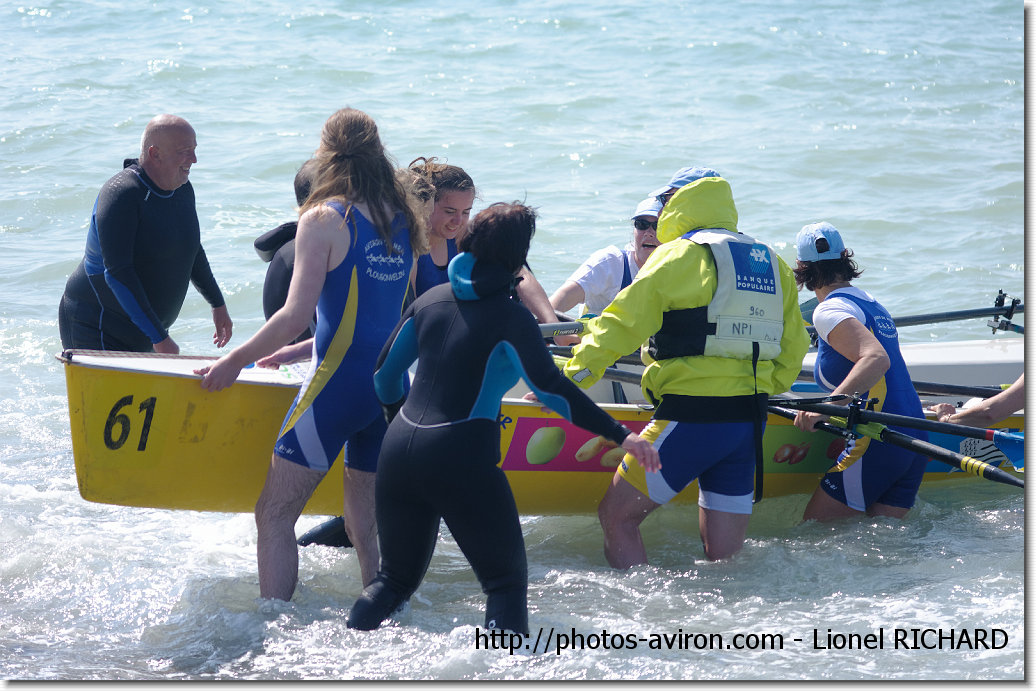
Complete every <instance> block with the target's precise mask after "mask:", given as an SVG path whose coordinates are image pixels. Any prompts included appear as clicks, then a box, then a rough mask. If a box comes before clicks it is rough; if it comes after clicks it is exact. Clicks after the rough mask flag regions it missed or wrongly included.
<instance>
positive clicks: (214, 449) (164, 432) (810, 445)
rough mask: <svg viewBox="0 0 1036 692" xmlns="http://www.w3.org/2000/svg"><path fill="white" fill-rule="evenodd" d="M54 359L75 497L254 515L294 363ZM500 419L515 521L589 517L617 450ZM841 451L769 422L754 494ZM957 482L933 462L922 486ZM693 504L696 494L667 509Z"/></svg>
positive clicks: (87, 354) (519, 413) (632, 419)
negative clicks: (224, 383)
mask: <svg viewBox="0 0 1036 692" xmlns="http://www.w3.org/2000/svg"><path fill="white" fill-rule="evenodd" d="M1003 341H1004V342H1009V341H1016V342H1019V343H1020V342H1021V341H1022V340H1021V339H1005V340H1003ZM969 343H970V342H969ZM988 348H990V349H997V348H1000V349H1001V350H1003V348H1002V347H993V346H989V347H988ZM1008 348H1009V349H1017V347H1015V346H1011V347H1008ZM993 352H994V351H989V353H993ZM1005 353H1006V351H1005ZM1011 353H1015V351H1014V350H1011ZM1016 355H1017V357H1018V360H1017V366H1018V370H1017V371H1016V372H1020V370H1021V365H1020V363H1021V358H1022V356H1021V351H1020V350H1017V354H1016ZM59 358H60V360H61V361H62V362H63V363H64V370H65V380H66V385H67V389H68V405H69V419H70V424H71V433H72V450H73V456H74V459H75V468H76V478H77V481H78V485H79V491H80V494H81V495H82V497H83V498H85V499H86V500H89V501H92V502H101V503H108V504H115V505H126V506H136V507H156V508H166V509H182V510H195V511H214V512H250V511H252V509H253V507H254V504H255V500H256V498H257V497H258V496H259V492H260V490H261V489H262V485H263V482H264V480H265V476H266V469H267V465H268V463H269V458H270V451H271V449H272V448H273V444H274V441H275V439H276V437H277V433H278V430H279V428H280V425H281V421H282V419H283V416H284V413H285V412H286V411H287V409H288V407H289V405H290V404H291V401H292V400H293V399H294V397H295V394H296V393H297V391H298V388H299V386H300V385H301V383H302V379H303V377H304V374H305V366H304V365H298V364H296V365H291V366H282V367H281V368H279V369H278V370H268V369H262V368H254V367H252V368H246V369H245V370H243V371H242V373H241V375H240V377H239V378H238V380H237V382H236V383H235V384H234V385H233V386H231V387H228V388H227V389H224V390H222V391H220V392H207V391H205V390H203V389H202V388H201V386H200V384H199V380H200V378H199V377H198V376H196V375H194V372H193V371H194V370H195V369H196V368H200V367H202V366H204V365H206V364H209V363H211V362H213V361H214V359H213V358H212V357H209V356H167V355H158V354H146V355H145V354H127V353H114V352H96V351H75V350H70V351H65V352H64V353H62V354H61V356H59ZM1008 359H1009V358H1008V357H1007V356H1004V358H1002V359H1001V360H1008ZM945 362H946V361H945V359H944V364H945ZM940 374H941V375H945V370H944V371H942V372H939V371H937V370H934V369H933V370H932V371H931V375H932V376H933V377H935V376H936V375H940ZM1016 376H1017V374H1015V375H1012V376H1011V379H1013V378H1014V377H1016ZM943 379H944V380H945V379H946V378H945V377H943ZM997 379H1002V380H1004V381H1009V380H1007V379H1005V378H997ZM958 381H959V378H958ZM994 381H996V380H994ZM627 391H630V393H631V395H632V394H634V393H635V392H634V390H633V389H627ZM599 395H600V396H608V395H610V391H609V390H606V389H602V390H599ZM601 406H602V407H603V408H605V409H606V410H607V411H608V412H609V413H610V414H611V415H612V416H613V417H615V418H616V419H618V420H620V421H622V422H624V423H625V424H626V425H627V426H628V427H629V428H630V429H632V430H634V431H640V430H641V429H642V428H643V427H644V426H645V425H646V424H647V422H648V421H649V420H650V417H651V410H650V409H649V408H648V407H646V406H644V405H638V404H636V403H633V404H615V403H601ZM499 421H500V427H501V466H502V468H503V470H504V472H505V473H506V474H507V477H508V480H509V481H510V483H511V487H512V489H513V490H514V495H515V500H516V502H517V504H518V508H519V511H520V512H521V513H523V514H578V513H586V512H592V511H594V510H595V508H596V505H597V502H598V501H599V500H600V498H601V497H602V495H603V493H604V491H605V489H606V487H607V485H608V482H609V479H610V478H611V476H612V473H613V472H614V469H615V467H616V465H617V464H618V463H619V457H618V456H617V455H621V453H619V452H614V451H611V450H609V449H607V448H606V446H600V445H598V444H597V442H596V441H595V436H594V435H593V434H592V433H589V432H587V431H585V430H582V429H581V428H578V427H576V426H574V425H572V424H571V423H569V422H568V421H566V420H564V419H562V418H561V417H559V416H558V415H557V414H555V413H552V412H549V411H547V410H545V409H543V408H542V407H541V406H540V405H539V404H536V403H532V402H528V401H524V400H522V399H520V398H516V397H514V396H509V397H507V398H505V399H504V401H503V404H502V406H501V412H500V417H499ZM1000 427H1002V428H1003V429H1006V430H1023V429H1024V416H1023V415H1022V414H1021V413H1019V414H1016V415H1015V416H1012V417H1011V418H1009V419H1008V420H1006V421H1004V422H1003V423H1001V424H1000ZM930 436H931V439H932V441H933V442H934V443H936V444H939V445H940V446H943V447H946V448H948V449H953V450H959V449H965V448H967V449H971V447H970V446H969V445H971V444H973V442H971V441H967V440H964V439H963V438H956V437H952V436H948V435H941V434H938V433H932V434H930ZM843 445H844V441H843V440H841V439H838V438H835V437H832V436H830V435H827V434H822V433H816V434H809V433H803V432H801V431H800V430H798V429H797V428H795V427H794V426H793V425H791V424H790V422H789V421H787V420H785V419H783V418H780V417H777V416H772V415H771V416H770V418H769V420H768V422H767V428H766V435H765V438H764V461H765V464H764V478H765V480H764V497H776V496H781V495H789V494H798V493H808V492H811V491H812V490H813V488H815V487H816V485H817V482H818V480H819V478H820V476H821V475H822V474H823V473H824V471H826V470H827V469H828V468H829V467H830V465H831V462H832V460H833V459H835V458H836V457H837V456H838V453H839V452H840V451H841V449H842V446H843ZM458 453H463V450H458ZM1000 458H1001V459H1002V457H1000ZM341 469H342V463H341V459H339V460H338V461H337V462H336V463H335V464H334V466H333V467H332V470H331V472H330V473H329V474H328V476H327V477H326V478H325V479H324V481H323V482H321V484H320V486H319V487H318V488H317V490H316V492H315V493H314V495H313V497H312V498H311V499H310V501H309V503H308V504H307V505H306V508H305V510H304V512H305V513H308V514H322V515H330V514H339V513H340V512H341V506H342V471H341ZM962 475H963V474H961V473H960V472H959V471H957V470H956V469H953V468H951V467H948V466H946V465H944V464H940V463H938V462H934V461H933V462H931V463H930V464H929V468H928V470H927V473H926V474H925V482H926V483H927V482H933V481H938V480H944V479H947V478H955V477H962ZM971 480H973V481H974V482H981V481H978V480H977V479H971ZM696 501H697V486H696V484H692V485H691V486H690V487H688V488H687V489H685V490H684V491H683V492H682V493H680V495H678V496H677V498H676V499H675V502H677V503H694V502H696Z"/></svg>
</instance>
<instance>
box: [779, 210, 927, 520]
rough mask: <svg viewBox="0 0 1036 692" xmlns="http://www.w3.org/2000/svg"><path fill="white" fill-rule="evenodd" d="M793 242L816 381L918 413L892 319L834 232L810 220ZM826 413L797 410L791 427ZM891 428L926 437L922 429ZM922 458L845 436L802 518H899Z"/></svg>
mask: <svg viewBox="0 0 1036 692" xmlns="http://www.w3.org/2000/svg"><path fill="white" fill-rule="evenodd" d="M795 245H796V255H797V257H798V265H797V266H796V268H795V270H794V272H795V280H796V282H797V283H798V285H799V286H800V287H801V286H805V287H806V288H807V289H808V290H810V291H814V292H815V293H816V296H817V300H818V301H819V304H818V305H817V307H816V309H815V310H814V311H813V325H814V326H815V327H816V329H817V334H818V335H819V337H820V342H819V350H818V352H817V359H816V366H815V369H814V379H815V380H816V382H817V384H819V385H820V386H821V387H823V388H824V389H825V390H827V391H829V392H831V393H832V394H845V395H847V396H852V395H854V394H859V395H861V396H864V397H867V398H876V399H877V400H878V402H877V404H876V405H875V410H876V411H884V412H886V413H895V414H899V415H905V416H914V417H917V418H924V412H923V411H922V408H921V401H920V399H919V398H918V396H917V392H916V391H915V390H914V385H913V383H912V382H911V381H910V373H908V372H907V368H906V364H905V363H904V362H903V356H902V355H901V354H900V350H899V336H898V333H897V331H896V325H895V323H894V322H893V320H892V317H891V316H889V313H888V311H887V310H885V308H884V307H882V306H881V304H880V303H878V302H877V301H876V300H875V299H874V297H873V296H871V295H870V294H869V293H867V292H866V291H864V290H863V289H860V288H856V287H854V286H853V285H852V284H851V281H852V280H853V279H855V278H857V277H858V276H860V274H861V272H860V269H859V267H857V265H856V263H855V262H854V261H853V259H852V257H853V252H852V250H848V249H846V247H845V243H844V242H843V241H842V236H841V234H840V233H839V232H838V230H837V229H836V228H835V227H834V226H832V225H831V224H829V223H826V222H820V223H813V224H809V225H808V226H804V227H803V228H802V230H801V231H799V233H798V235H797V236H796V238H795ZM826 418H827V416H823V415H820V414H817V413H808V412H806V411H801V412H799V413H798V414H797V415H796V417H795V425H796V426H798V427H799V428H801V429H802V430H806V431H813V430H814V429H815V425H816V423H818V422H820V421H822V420H824V419H826ZM890 427H894V426H890ZM895 429H897V430H899V431H900V432H903V433H906V434H908V435H911V436H913V437H917V438H920V439H925V440H926V439H927V435H926V434H925V433H924V432H920V431H917V430H910V429H906V428H895ZM926 463H927V460H926V459H925V457H924V455H921V454H917V453H916V452H911V451H909V450H905V449H901V448H899V447H894V446H892V445H889V444H886V443H883V442H879V441H877V440H872V439H869V438H860V439H858V440H854V441H851V442H849V443H848V444H847V445H846V447H845V450H844V451H843V452H842V453H841V455H839V457H838V459H837V461H836V463H835V465H834V466H833V467H832V468H831V469H830V470H829V471H828V472H827V474H826V475H825V476H824V478H823V479H821V481H820V486H819V487H818V488H817V489H816V491H815V492H814V493H813V497H811V498H810V500H809V504H807V505H806V509H805V512H804V513H803V519H817V520H820V521H826V520H831V519H838V518H841V517H849V516H858V515H860V514H868V515H871V516H875V515H877V516H890V517H896V518H902V517H903V516H905V515H906V513H907V512H908V511H909V510H910V508H911V507H912V506H913V505H914V500H915V498H916V496H917V488H918V486H920V484H921V478H922V476H923V475H924V469H925V465H926Z"/></svg>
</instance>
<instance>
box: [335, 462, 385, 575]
mask: <svg viewBox="0 0 1036 692" xmlns="http://www.w3.org/2000/svg"><path fill="white" fill-rule="evenodd" d="M344 471H345V474H344V476H345V480H344V483H345V513H344V514H343V515H342V516H343V517H344V518H345V532H346V534H348V536H349V541H350V542H351V543H352V544H353V546H354V547H355V548H356V557H357V559H358V560H359V561H360V578H361V579H362V580H363V585H364V586H368V585H370V583H371V582H372V581H374V577H375V575H377V573H378V562H379V554H378V525H377V522H376V521H375V518H374V478H375V474H374V473H373V472H371V471H358V470H356V469H351V468H349V467H348V466H346V467H345V469H344Z"/></svg>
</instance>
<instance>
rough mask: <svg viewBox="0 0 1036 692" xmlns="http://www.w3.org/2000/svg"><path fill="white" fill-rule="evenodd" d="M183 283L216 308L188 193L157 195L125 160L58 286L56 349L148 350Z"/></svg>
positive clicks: (170, 316)
mask: <svg viewBox="0 0 1036 692" xmlns="http://www.w3.org/2000/svg"><path fill="white" fill-rule="evenodd" d="M189 283H193V284H194V286H195V288H197V289H198V291H199V292H200V293H201V294H202V296H203V297H204V298H205V300H206V301H207V302H208V303H209V305H211V306H212V307H213V308H218V307H221V306H223V304H224V302H223V294H222V293H221V292H220V290H219V286H218V285H217V284H216V279H215V278H214V277H213V275H212V270H211V268H210V267H209V261H208V259H207V258H206V256H205V250H204V249H202V246H201V231H200V227H199V224H198V213H197V210H196V209H195V203H194V188H193V187H191V184H190V183H185V184H184V185H182V186H180V187H179V188H177V189H176V190H173V191H169V190H163V189H161V188H160V187H158V186H157V185H156V184H155V183H154V181H152V180H151V179H150V178H149V177H148V176H147V173H145V172H144V170H143V169H142V168H141V167H140V166H139V165H138V163H137V160H136V159H127V160H126V161H125V163H124V168H123V169H122V170H121V171H119V172H118V173H117V174H115V175H114V176H113V177H112V178H111V179H110V180H108V182H107V183H106V184H105V186H104V187H103V188H102V189H101V192H100V194H99V195H98V196H97V201H96V202H95V203H94V210H93V215H92V217H91V219H90V229H89V231H88V232H87V238H86V253H85V256H84V257H83V261H82V262H80V263H79V266H78V267H76V269H75V271H73V272H72V274H71V275H70V276H69V277H68V282H67V283H66V284H65V293H64V295H63V296H62V297H61V304H60V307H59V309H58V325H59V328H60V331H61V345H62V346H64V347H65V348H88V349H103V350H108V351H151V350H153V344H157V343H158V342H160V341H163V340H165V339H166V338H167V337H168V336H169V331H168V330H169V327H171V326H172V324H173V322H175V321H176V318H177V316H178V315H179V314H180V308H181V307H183V301H184V298H185V297H186V296H187V286H188V284H189Z"/></svg>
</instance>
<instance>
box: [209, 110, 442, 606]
mask: <svg viewBox="0 0 1036 692" xmlns="http://www.w3.org/2000/svg"><path fill="white" fill-rule="evenodd" d="M314 158H315V159H316V161H317V172H316V175H315V178H314V180H313V189H312V191H311V193H310V195H309V198H308V200H307V201H306V203H305V204H304V205H303V206H302V208H301V209H300V210H299V225H298V231H297V233H296V238H295V271H294V273H293V275H292V279H291V285H290V288H289V290H288V297H287V301H286V302H285V304H284V307H283V308H281V309H280V310H278V311H277V313H276V314H274V315H273V316H272V317H271V318H270V319H269V321H267V322H266V324H265V325H263V327H262V328H261V329H260V330H259V331H258V332H256V334H255V335H254V336H253V337H252V338H251V339H249V340H248V341H247V342H246V343H244V344H242V345H241V346H239V347H238V348H236V349H234V350H233V351H231V352H230V353H228V354H227V355H226V356H224V357H223V358H221V359H220V360H219V361H217V362H216V363H214V364H213V365H212V366H210V367H207V368H202V369H200V370H199V371H198V373H199V374H201V375H203V379H202V386H203V387H204V388H206V389H208V390H210V391H216V390H219V389H222V388H224V387H226V386H229V385H230V384H232V383H233V382H234V380H235V379H236V378H237V375H238V373H240V371H241V369H242V368H243V367H244V366H246V365H248V364H249V363H252V362H254V361H255V362H257V365H260V366H265V365H272V366H276V365H279V364H280V363H286V362H291V361H294V360H300V359H302V358H304V357H307V356H311V357H312V365H311V366H310V370H309V373H308V374H307V376H306V378H305V381H304V382H303V384H302V388H301V389H300V391H299V394H298V396H297V397H296V399H295V401H294V403H292V405H291V408H290V409H289V410H288V414H287V416H286V417H285V420H284V424H283V426H282V428H281V432H280V435H279V437H278V439H277V443H276V446H275V447H274V450H273V458H272V460H271V462H270V468H269V471H268V473H267V476H266V484H265V486H264V488H263V491H262V494H261V495H260V497H259V501H258V502H257V503H256V508H255V520H256V527H257V529H258V532H259V535H258V543H257V552H258V563H259V592H260V596H261V597H263V598H279V599H282V600H289V599H290V598H291V596H292V593H294V591H295V585H296V583H297V581H298V548H297V546H296V544H295V521H296V520H297V519H298V518H299V515H300V514H301V513H302V509H303V507H304V506H305V504H306V502H307V501H308V500H309V498H310V496H311V495H312V494H313V491H314V490H315V489H316V487H317V485H318V484H319V483H320V481H321V479H322V478H323V477H324V474H326V473H327V470H328V468H329V467H330V465H331V463H332V462H333V461H334V459H335V457H336V456H337V455H338V453H339V451H341V450H342V448H343V446H344V447H345V465H346V468H345V515H344V516H345V524H346V531H347V533H348V535H349V538H350V540H351V541H352V543H353V545H354V546H355V547H356V554H357V557H358V559H359V562H360V572H361V576H362V579H363V583H364V584H367V583H369V582H370V581H371V580H372V579H373V578H374V574H375V573H376V571H377V568H378V561H379V557H378V547H377V530H376V528H375V522H374V493H373V490H374V471H375V468H376V465H377V458H378V454H379V452H380V449H381V439H382V437H383V436H384V432H385V421H384V418H383V417H382V412H381V406H380V404H379V403H378V399H377V397H376V396H375V394H374V384H373V379H372V374H373V372H374V365H375V362H376V361H377V358H378V354H379V352H380V351H381V347H382V345H383V344H384V343H385V340H386V339H387V338H388V336H389V334H390V333H391V332H392V330H393V328H394V327H395V325H396V322H397V321H398V318H399V314H400V311H401V309H402V304H403V298H404V296H405V294H406V288H407V285H408V284H409V282H410V278H411V273H412V267H413V263H414V255H415V254H419V253H421V252H423V251H425V247H424V243H425V240H424V238H425V236H424V228H423V222H422V221H421V219H420V217H419V215H417V214H415V213H414V211H413V208H412V202H411V201H410V198H408V195H407V191H406V189H405V188H404V186H403V185H402V184H401V183H400V182H399V180H398V179H397V178H396V176H395V173H394V167H393V165H392V163H391V161H390V160H389V158H388V157H387V155H386V153H385V150H384V147H383V146H382V144H381V140H380V138H379V136H378V130H377V126H376V125H375V123H374V121H373V120H372V119H371V118H370V117H369V116H368V115H366V114H365V113H363V112H361V111H358V110H355V109H351V108H345V109H342V110H340V111H338V112H336V113H335V114H334V115H332V116H331V117H330V118H329V119H328V121H327V122H326V123H325V124H324V128H323V132H322V133H321V138H320V146H319V148H318V149H317V152H316V154H315V155H314ZM314 309H315V310H316V312H317V323H316V334H315V336H314V337H313V339H310V340H308V341H304V342H301V343H299V344H294V345H290V346H285V344H288V343H289V342H290V341H291V340H292V339H293V338H294V337H295V336H296V335H298V333H299V332H300V331H301V330H302V329H303V328H304V327H305V326H306V324H307V323H308V322H309V320H310V319H311V317H312V315H313V311H314ZM268 354H272V355H268ZM264 356H268V357H266V358H264Z"/></svg>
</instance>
